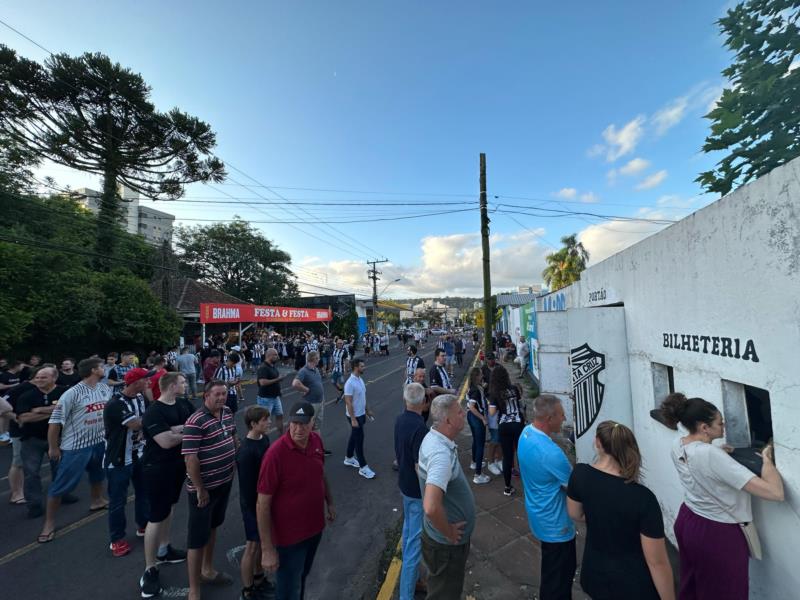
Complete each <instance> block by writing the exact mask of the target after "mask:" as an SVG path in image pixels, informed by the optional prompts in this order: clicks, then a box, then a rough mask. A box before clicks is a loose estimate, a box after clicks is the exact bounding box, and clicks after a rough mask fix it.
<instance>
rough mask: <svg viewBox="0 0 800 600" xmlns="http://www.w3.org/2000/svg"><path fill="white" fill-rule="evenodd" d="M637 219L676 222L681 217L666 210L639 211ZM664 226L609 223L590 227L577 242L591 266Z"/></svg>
mask: <svg viewBox="0 0 800 600" xmlns="http://www.w3.org/2000/svg"><path fill="white" fill-rule="evenodd" d="M637 216H638V217H641V218H643V219H672V220H677V219H679V218H680V217H681V216H682V215H680V214H677V213H674V212H668V211H666V210H663V209H660V210H653V209H647V208H643V209H640V210H639V212H638V214H637ZM664 227H665V225H658V224H655V223H646V222H638V221H609V222H607V223H596V224H594V225H590V226H589V227H587V228H586V229H583V230H582V231H580V232H579V233H578V241H579V242H581V243H583V245H584V247H585V248H586V250H588V252H589V259H590V262H591V264H597V263H598V262H600V261H602V260H605V259H606V258H608V257H609V256H611V255H612V254H616V253H617V252H620V251H622V250H624V249H625V248H627V247H629V246H632V245H633V244H635V243H636V242H638V241H640V240H643V239H644V238H646V237H648V236H650V235H652V234H654V233H656V232H657V231H660V230H661V229H663V228H664Z"/></svg>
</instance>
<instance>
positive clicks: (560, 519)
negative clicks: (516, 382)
mask: <svg viewBox="0 0 800 600" xmlns="http://www.w3.org/2000/svg"><path fill="white" fill-rule="evenodd" d="M565 419H566V417H565V416H564V407H563V406H562V405H561V401H560V400H559V399H558V398H556V397H555V396H551V395H549V394H544V395H542V396H539V397H537V398H536V400H535V401H534V403H533V423H532V424H530V425H528V426H527V427H525V429H524V430H523V431H522V436H520V438H519V447H518V450H517V455H518V458H519V468H520V471H521V474H522V482H523V486H524V488H525V509H526V511H527V513H528V523H529V525H530V528H531V531H532V532H533V535H535V536H536V538H537V539H538V540H539V541H540V542H541V545H542V563H541V577H540V584H539V598H540V599H541V600H569V599H570V598H572V580H573V578H574V577H575V567H576V555H575V525H574V524H573V523H572V520H571V519H570V518H569V515H568V514H567V497H566V488H567V482H568V481H569V476H570V473H571V472H572V466H571V465H570V463H569V460H567V457H566V455H565V454H564V452H563V451H562V450H561V448H559V447H558V446H557V445H556V443H555V442H554V441H553V440H552V439H551V438H550V436H551V435H552V434H554V433H558V432H560V431H561V426H562V424H563V423H564V421H565Z"/></svg>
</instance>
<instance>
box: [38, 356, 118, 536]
mask: <svg viewBox="0 0 800 600" xmlns="http://www.w3.org/2000/svg"><path fill="white" fill-rule="evenodd" d="M78 375H79V376H80V378H81V381H80V383H78V384H77V385H75V386H73V387H71V388H70V389H69V390H67V391H66V392H64V394H63V395H62V396H61V398H59V400H58V404H56V407H55V409H53V413H52V415H51V416H50V421H49V423H50V425H49V427H48V432H47V441H48V443H49V446H50V448H49V450H48V454H49V455H50V460H52V461H56V462H59V465H58V471H57V473H56V478H55V479H54V480H53V482H52V483H51V484H50V489H49V490H48V491H47V512H46V516H45V520H44V524H43V526H42V531H41V533H40V534H39V538H38V540H37V541H38V542H39V543H40V544H44V543H47V542H52V541H53V538H55V528H56V513H57V512H58V509H59V507H60V506H61V498H62V497H63V496H64V495H65V494H68V493H69V492H71V491H72V490H74V489H75V487H76V486H77V485H78V483H80V480H81V478H82V476H83V473H84V471H87V472H88V473H89V483H90V484H91V497H92V500H91V504H90V505H89V510H92V511H96V510H102V509H104V508H106V507H107V506H108V500H106V499H105V498H103V481H104V480H105V472H104V471H103V454H104V453H105V447H106V444H105V425H104V423H103V411H104V410H105V407H106V403H107V402H108V401H109V399H110V398H111V388H110V387H108V386H107V385H106V384H104V383H100V381H101V380H102V379H103V377H105V369H104V368H103V359H101V358H86V359H84V360H82V361H81V362H80V363H78Z"/></svg>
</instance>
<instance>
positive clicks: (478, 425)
mask: <svg viewBox="0 0 800 600" xmlns="http://www.w3.org/2000/svg"><path fill="white" fill-rule="evenodd" d="M467 423H469V428H470V430H471V431H472V462H474V463H475V475H480V474H481V465H482V464H483V450H484V448H485V447H486V425H484V424H483V421H481V420H480V419H479V418H478V417H476V416H475V415H474V414H472V411H469V412H468V413H467Z"/></svg>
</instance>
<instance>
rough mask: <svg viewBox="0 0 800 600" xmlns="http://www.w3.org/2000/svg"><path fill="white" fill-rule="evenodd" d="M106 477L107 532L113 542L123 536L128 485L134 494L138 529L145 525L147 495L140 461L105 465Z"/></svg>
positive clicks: (125, 522)
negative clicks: (122, 465)
mask: <svg viewBox="0 0 800 600" xmlns="http://www.w3.org/2000/svg"><path fill="white" fill-rule="evenodd" d="M106 478H107V479H108V533H109V537H110V538H111V542H112V543H113V542H116V541H117V540H121V539H124V538H125V527H126V525H127V520H126V519H125V505H126V504H127V503H128V487H129V485H130V484H131V483H133V491H134V494H136V500H135V502H134V513H135V518H136V525H138V526H139V528H140V529H144V528H145V527H146V526H147V517H148V514H147V513H148V510H147V496H145V493H144V481H143V479H142V463H141V461H136V462H135V463H133V464H130V465H128V466H126V467H107V468H106Z"/></svg>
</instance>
